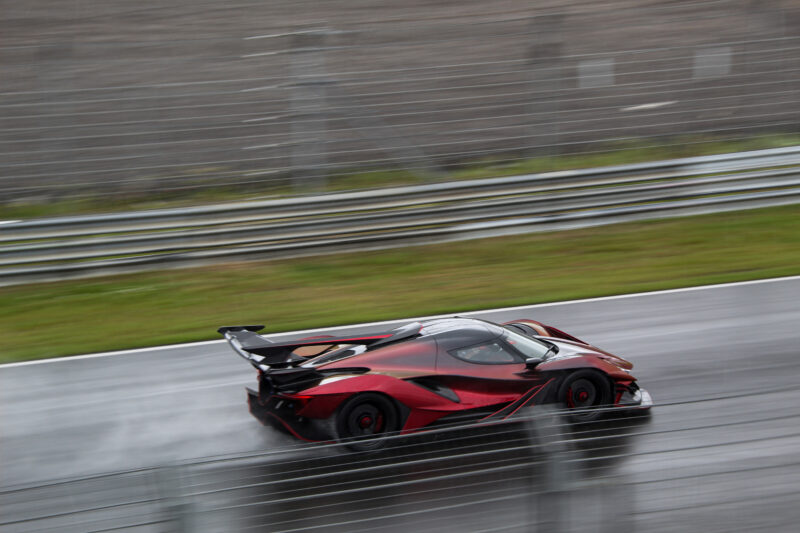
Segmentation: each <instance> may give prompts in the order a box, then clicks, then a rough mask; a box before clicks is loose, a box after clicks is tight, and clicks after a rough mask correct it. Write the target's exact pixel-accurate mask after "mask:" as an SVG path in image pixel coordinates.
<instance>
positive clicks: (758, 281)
mask: <svg viewBox="0 0 800 533" xmlns="http://www.w3.org/2000/svg"><path fill="white" fill-rule="evenodd" d="M798 280H800V276H787V277H783V278H768V279H756V280H751V281H735V282H731V283H718V284H716V285H700V286H698V287H682V288H680V289H666V290H662V291H649V292H635V293H630V294H617V295H614V296H599V297H596V298H583V299H580V300H567V301H564V302H547V303H541V304H531V305H517V306H514V307H501V308H498V309H484V310H480V311H464V312H463V314H465V315H475V314H482V313H500V312H505V311H516V310H520V309H539V308H542V307H553V306H557V305H572V304H581V303H589V302H602V301H610V300H622V299H625V298H639V297H645V296H660V295H664V294H679V293H684V292H694V291H704V290H710V289H724V288H726V287H738V286H745V285H759V284H762V283H775V282H781V281H798ZM456 314H458V313H448V314H445V315H430V316H423V317H416V318H413V317H412V318H399V319H395V320H383V321H380V322H366V323H363V324H352V325H341V326H331V327H327V328H314V329H303V330H299V331H286V332H273V333H270V335H292V336H293V335H305V334H308V333H317V332H325V331H336V330H339V329H342V328H362V327H372V326H380V325H389V324H397V323H405V322H414V321H418V320H429V319H432V318H446V317H451V316H454V315H456ZM223 342H225V339H219V340H213V341H201V342H190V343H185V344H170V345H166V346H150V347H148V348H134V349H132V350H119V351H115V352H102V353H93V354H86V355H72V356H67V357H54V358H51V359H37V360H35V361H21V362H18V363H6V364H2V365H0V370H2V369H3V368H12V367H18V366H29V365H43V364H46V363H59V362H62V361H78V360H81V359H94V358H97V357H110V356H114V355H127V354H134V353H142V352H150V351H153V350H170V349H173V348H194V347H199V346H208V345H212V344H220V343H223Z"/></svg>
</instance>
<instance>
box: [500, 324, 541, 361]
mask: <svg viewBox="0 0 800 533" xmlns="http://www.w3.org/2000/svg"><path fill="white" fill-rule="evenodd" d="M505 339H506V342H507V343H508V344H510V345H511V346H513V347H514V348H516V349H517V350H518V351H519V352H520V353H521V354H522V355H524V356H525V358H526V359H544V357H545V356H546V355H547V352H549V351H550V345H548V344H545V343H544V342H541V341H537V340H536V339H531V338H530V337H525V336H524V335H520V334H519V333H515V332H513V331H511V330H506V335H505Z"/></svg>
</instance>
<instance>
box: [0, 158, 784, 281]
mask: <svg viewBox="0 0 800 533" xmlns="http://www.w3.org/2000/svg"><path fill="white" fill-rule="evenodd" d="M799 163H800V147H789V148H781V149H771V150H761V151H755V152H743V153H733V154H724V155H718V156H705V157H694V158H686V159H677V160H670V161H661V162H655V163H643V164H635V165H620V166H612V167H603V168H593V169H583V170H575V171H565V172H551V173H545V174H532V175H524V176H511V177H502V178H491V179H482V180H469V181H456V182H449V183H441V184H433V185H421V186H414V187H399V188H390V189H377V190H366V191H356V192H349V193H338V194H329V195H321V196H312V197H297V198H287V199H281V200H269V201H259V202H243V203H235V204H221V205H212V206H204V207H193V208H183V209H169V210H153V211H142V212H130V213H117V214H108V215H93V216H76V217H61V218H52V219H41V220H30V221H18V222H11V223H6V224H3V225H2V226H0V245H2V247H0V284H5V285H8V284H14V283H25V282H30V281H44V280H52V279H62V278H68V277H86V276H92V275H97V274H108V273H118V272H136V271H142V270H153V269H161V268H180V267H187V266H197V265H207V264H214V263H221V262H226V261H227V262H230V261H242V260H253V259H275V258H286V257H297V256H308V255H315V254H325V253H334V252H341V251H353V250H364V249H376V248H387V247H395V246H408V245H414V244H426V243H436V242H445V241H452V240H463V239H470V238H479V237H486V236H495V235H508V234H517V233H527V232H534V231H547V230H553V229H562V228H574V227H583V226H590V225H599V224H609V223H615V222H623V221H630V220H641V219H647V218H662V217H670V216H681V215H686V214H695V213H710V212H718V211H726V210H735V209H748V208H754V207H763V206H770V205H784V204H791V203H797V202H800V175H798V164H799Z"/></svg>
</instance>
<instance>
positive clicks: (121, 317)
mask: <svg viewBox="0 0 800 533" xmlns="http://www.w3.org/2000/svg"><path fill="white" fill-rule="evenodd" d="M795 274H800V206H788V207H780V208H766V209H758V210H751V211H740V212H732V213H722V214H714V215H703V216H694V217H686V218H680V219H670V220H661V221H650V222H635V223H626V224H618V225H613V226H603V227H595V228H587V229H579V230H571V231H561V232H554V233H537V234H530V235H522V236H515V237H503V238H492V239H482V240H473V241H464V242H458V243H450V244H446V245H430V246H417V247H411V248H402V249H395V250H385V251H375V252H366V253H357V254H340V255H330V256H320V257H313V258H305V259H295V260H282V261H273V262H259V263H242V264H236V265H227V266H222V267H214V268H198V269H189V270H174V271H165V272H155V273H143V274H133V275H124V276H110V277H104V278H94V279H89V280H78V281H63V282H55V283H39V284H32V285H23V286H16V287H6V288H0V324H2V326H3V327H2V332H3V333H2V336H0V361H3V362H9V361H19V360H26V359H37V358H46V357H54V356H62V355H69V354H78V353H89V352H98V351H106V350H116V349H124V348H134V347H141V346H153V345H160V344H170V343H179V342H189V341H199V340H205V339H213V338H217V335H216V333H215V329H216V328H217V327H218V326H220V325H226V324H253V323H265V324H267V332H269V331H288V330H294V329H305V328H313V327H322V326H332V325H339V324H350V323H358V322H371V321H376V320H385V319H393V318H403V317H410V316H419V315H429V314H444V313H464V312H467V311H470V310H478V309H485V308H493V307H503V306H512V305H524V304H535V303H541V302H551V301H559V300H569V299H575V298H587V297H596V296H605V295H613V294H623V293H632V292H640V291H651V290H659V289H669V288H676V287H686V286H696V285H705V284H711V283H723V282H732V281H743V280H750V279H759V278H769V277H777V276H788V275H795ZM631 312H632V313H633V312H635V311H634V310H632V311H631Z"/></svg>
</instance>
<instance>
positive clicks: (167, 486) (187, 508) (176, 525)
mask: <svg viewBox="0 0 800 533" xmlns="http://www.w3.org/2000/svg"><path fill="white" fill-rule="evenodd" d="M155 475H156V484H157V489H158V494H159V496H160V498H161V501H162V508H163V513H164V521H165V522H166V523H168V524H170V531H172V532H173V533H192V532H193V531H196V528H195V524H194V511H195V509H194V505H193V504H192V502H190V501H189V500H188V499H187V498H186V497H184V495H183V491H182V490H181V480H180V467H178V466H165V467H161V468H159V469H157V470H156V472H155Z"/></svg>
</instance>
